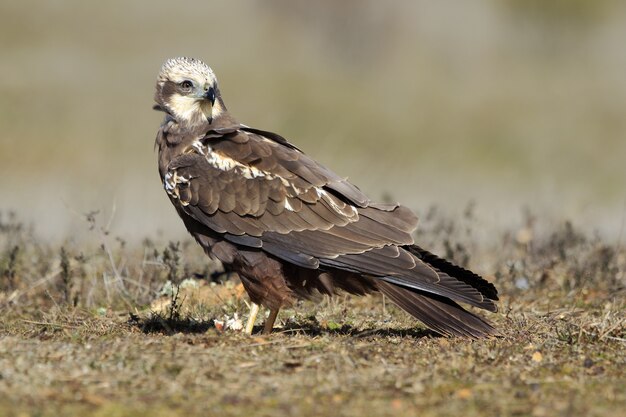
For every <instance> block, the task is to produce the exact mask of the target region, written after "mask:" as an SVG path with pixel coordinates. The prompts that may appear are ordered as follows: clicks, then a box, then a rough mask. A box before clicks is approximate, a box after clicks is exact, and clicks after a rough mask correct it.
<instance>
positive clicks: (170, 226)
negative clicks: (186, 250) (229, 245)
mask: <svg viewBox="0 0 626 417" xmlns="http://www.w3.org/2000/svg"><path fill="white" fill-rule="evenodd" d="M625 41H626V3H624V2H622V1H617V0H615V1H612V0H567V1H566V0H551V1H539V0H482V1H472V2H459V1H453V0H445V1H443V0H439V1H415V0H406V1H390V2H381V1H376V0H371V1H341V2H337V1H316V2H313V1H301V0H298V1H293V0H272V1H247V2H231V1H206V0H203V1H185V2H172V1H163V0H159V1H155V0H150V1H132V2H129V1H121V0H113V1H106V2H85V1H69V0H65V1H64V0H56V1H55V0H49V1H32V0H20V1H11V0H4V1H2V2H1V3H0V156H1V158H0V210H2V211H3V212H4V213H5V215H6V212H7V211H8V210H13V211H15V212H16V213H17V214H18V216H19V217H20V218H22V219H25V220H27V221H28V222H30V223H32V224H33V225H34V227H35V229H36V230H37V231H38V232H39V233H40V235H41V236H43V237H45V238H48V239H66V238H68V237H72V238H76V239H79V238H80V236H81V234H82V233H83V232H84V231H85V230H86V229H87V226H86V223H85V222H84V220H83V214H84V213H87V212H91V211H99V216H101V217H102V221H103V222H109V221H111V229H112V231H114V232H115V233H116V234H117V235H119V236H122V237H124V238H125V239H135V238H137V239H140V238H143V237H144V236H148V235H154V234H155V233H156V231H159V233H161V234H162V235H163V236H167V237H168V238H170V237H171V238H178V237H182V236H184V235H185V232H184V228H183V227H182V224H180V220H179V219H178V216H176V214H175V213H174V210H173V208H172V207H171V206H170V204H169V202H168V201H167V198H166V196H165V193H164V192H163V190H162V187H161V184H160V182H159V180H158V175H157V171H156V155H155V153H154V151H153V141H154V136H155V133H156V130H157V128H158V126H159V123H160V121H161V118H162V114H160V113H157V112H154V111H153V110H151V106H152V104H153V99H152V97H153V88H154V82H155V79H156V75H157V73H158V71H159V68H160V66H161V64H162V62H163V61H164V60H165V59H166V58H168V57H172V56H178V55H187V56H194V57H198V58H201V59H203V60H205V61H206V62H207V63H208V64H209V65H211V66H212V67H213V69H214V71H215V72H216V74H217V76H218V79H219V80H220V86H221V90H222V93H223V95H224V97H225V100H226V104H227V106H228V107H229V110H230V111H231V112H232V113H233V114H234V115H235V116H236V117H237V118H238V119H239V120H240V121H241V122H243V123H246V124H248V125H251V126H254V127H258V128H262V129H266V130H272V131H275V132H277V133H280V134H282V135H283V136H285V137H287V138H289V139H290V140H291V141H293V142H294V143H296V144H297V145H298V146H299V147H300V148H301V149H303V150H304V151H306V152H307V153H309V154H310V155H312V156H313V157H315V158H317V159H318V160H320V161H322V162H323V163H325V164H326V165H329V166H331V167H332V168H333V169H334V170H335V171H337V172H338V173H339V174H341V175H343V176H346V177H349V178H350V179H351V180H352V181H353V182H355V183H356V184H357V185H359V186H360V187H361V188H362V189H364V190H365V191H366V192H367V193H368V194H369V195H370V196H372V197H373V198H376V199H391V200H399V201H402V202H404V203H405V204H406V205H408V206H410V207H411V208H413V209H415V210H417V211H418V213H422V214H423V213H424V211H426V210H427V209H428V207H430V206H431V205H437V206H439V207H441V208H442V210H446V211H449V212H450V213H451V214H453V215H454V214H455V213H460V212H462V211H463V210H464V209H465V207H466V206H467V205H468V203H469V202H472V201H473V202H474V212H475V213H476V216H478V217H479V218H480V219H482V220H481V221H482V224H484V225H485V227H486V228H489V227H491V226H492V225H493V226H494V227H495V226H498V225H503V224H509V223H512V222H513V223H514V222H517V223H520V222H522V221H523V218H524V215H523V213H524V212H525V211H528V210H529V211H530V212H532V213H534V215H535V217H536V218H537V221H538V222H539V223H541V222H544V223H547V222H554V221H562V220H564V219H572V220H573V221H574V222H576V223H578V224H579V225H580V226H581V227H583V228H587V229H589V230H598V231H600V232H601V233H604V234H609V235H613V236H619V235H620V233H621V232H620V230H621V228H622V227H623V222H624V215H625V214H624V212H625V202H626V114H625V113H626V46H625V45H626V44H625Z"/></svg>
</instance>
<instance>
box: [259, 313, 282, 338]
mask: <svg viewBox="0 0 626 417" xmlns="http://www.w3.org/2000/svg"><path fill="white" fill-rule="evenodd" d="M278 310H280V308H272V309H270V315H269V316H268V317H267V320H265V327H264V328H263V334H270V333H272V329H273V328H274V322H275V321H276V316H278Z"/></svg>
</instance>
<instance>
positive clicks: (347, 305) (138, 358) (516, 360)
mask: <svg viewBox="0 0 626 417" xmlns="http://www.w3.org/2000/svg"><path fill="white" fill-rule="evenodd" d="M86 219H87V225H88V227H89V228H90V229H91V232H92V233H93V234H94V241H97V242H98V245H97V246H93V247H85V246H77V245H73V244H71V243H66V244H65V245H58V246H51V245H48V244H46V243H43V242H41V241H39V240H38V239H37V238H36V234H35V232H33V231H32V230H31V228H29V227H27V226H25V225H24V224H22V223H20V221H19V219H17V218H15V216H13V215H8V214H6V213H4V215H3V216H2V217H1V218H0V250H1V252H0V277H1V281H0V306H1V308H2V318H1V319H0V333H1V335H2V336H1V338H0V393H1V395H0V414H1V415H6V416H30V415H32V416H68V415H98V416H142V415H145V416H148V415H150V416H179V415H180V416H186V415H207V414H215V415H242V416H243V415H268V416H269V415H271V416H280V415H316V416H317V415H338V414H341V415H355V416H356V415H359V416H360V415H378V416H380V415H394V416H398V415H415V414H419V415H421V416H430V415H455V414H457V415H458V414H461V413H462V414H463V415H465V416H474V415H498V416H501V415H533V416H555V415H568V416H570V415H590V416H617V415H621V412H622V411H623V409H624V407H625V406H626V370H625V369H626V367H625V366H624V365H625V363H624V362H625V360H624V358H625V357H626V317H625V315H624V311H625V302H624V288H625V286H624V273H625V270H626V251H625V250H624V249H623V248H622V247H621V246H619V244H618V245H615V244H607V243H606V242H604V241H603V240H601V239H600V238H597V237H588V236H585V235H583V234H581V233H579V232H578V231H577V229H576V227H575V226H573V225H572V224H570V223H564V224H561V225H556V226H555V227H554V230H553V231H550V232H549V233H544V234H542V236H541V237H539V236H537V233H536V232H537V231H536V230H534V227H533V224H534V223H533V219H532V217H531V216H528V222H527V225H526V226H524V227H522V228H520V229H519V230H511V231H506V232H503V233H501V234H499V235H498V236H497V237H493V239H492V241H490V242H487V243H480V244H479V243H476V242H477V241H478V240H477V239H474V234H475V233H476V232H475V230H474V228H473V225H475V224H477V223H478V220H476V219H475V218H474V217H473V215H472V213H471V210H468V211H467V213H466V216H465V218H463V219H461V220H457V221H452V220H450V219H448V218H445V217H444V216H443V215H441V214H439V212H438V211H437V210H432V211H431V213H429V215H427V216H425V220H424V223H423V228H422V231H421V232H420V235H419V239H420V241H421V242H425V243H427V244H430V245H431V246H433V247H436V248H438V249H439V251H440V252H441V253H446V254H447V256H450V257H452V258H454V259H455V260H456V261H457V262H460V263H462V264H465V265H469V266H471V267H473V268H475V269H477V270H479V271H480V272H485V271H486V270H491V271H493V272H494V274H493V275H490V276H489V277H490V279H492V280H493V281H495V283H496V284H497V286H498V287H499V289H500V291H501V294H502V301H501V304H500V305H501V311H500V313H498V314H496V315H492V316H490V318H491V319H492V320H493V321H494V322H495V323H496V324H497V326H498V327H499V328H500V329H501V330H502V333H503V336H502V337H501V338H498V339H492V340H480V341H469V340H463V339H444V338H440V337H436V335H434V334H432V333H430V332H428V331H427V330H425V329H423V328H422V327H420V325H418V324H416V323H415V322H414V321H413V320H412V319H410V318H409V317H407V316H406V315H405V314H404V313H403V312H401V311H399V310H398V309H396V308H395V307H394V306H392V305H390V304H388V303H386V302H385V300H383V299H382V298H380V297H367V298H353V297H345V296H339V297H336V298H335V299H323V300H321V301H320V302H319V303H318V304H314V303H311V302H304V303H302V304H301V305H298V306H297V308H294V309H292V310H285V311H283V312H282V314H281V316H279V322H280V326H281V327H280V328H279V329H278V330H277V332H276V333H275V334H272V335H271V336H269V337H259V336H256V337H247V336H244V335H242V334H240V333H239V332H236V331H233V330H228V329H227V330H224V328H228V326H230V325H232V323H236V322H237V320H236V319H237V318H244V319H245V316H246V314H247V308H246V305H245V299H244V298H242V297H240V294H239V293H238V291H237V286H236V277H229V276H226V275H225V274H223V273H221V272H220V268H219V266H218V265H211V264H209V263H208V262H206V260H205V258H204V257H202V256H199V253H198V252H197V249H196V248H195V246H194V245H193V244H192V243H190V242H183V243H175V242H153V241H151V240H148V239H146V240H145V241H144V242H143V244H141V245H137V247H128V245H126V244H125V243H124V241H122V240H120V239H116V238H115V237H114V236H111V235H110V234H109V233H108V232H107V230H106V227H104V226H100V225H99V224H98V221H97V219H98V216H97V215H95V214H93V213H92V214H89V215H86ZM453 242H454V243H453ZM168 281H169V282H171V283H172V284H173V285H169V284H166V283H167V282H168ZM181 283H182V284H181ZM178 284H181V285H180V287H181V289H180V290H179V291H176V288H177V285H178ZM215 320H217V323H218V324H219V326H217V327H216V326H215ZM229 320H230V321H229ZM222 324H223V326H224V327H222ZM259 329H260V328H259Z"/></svg>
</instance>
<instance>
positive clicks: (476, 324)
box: [377, 245, 498, 338]
mask: <svg viewBox="0 0 626 417" xmlns="http://www.w3.org/2000/svg"><path fill="white" fill-rule="evenodd" d="M405 249H406V250H408V251H409V252H411V253H412V254H413V255H415V256H416V257H417V258H419V259H420V260H421V261H423V262H424V263H426V264H428V265H429V266H430V267H432V268H433V269H434V270H435V271H436V272H437V273H438V274H445V275H447V276H449V277H452V278H455V279H457V280H459V281H461V282H463V283H465V284H467V285H469V286H471V287H473V288H474V289H476V290H477V291H478V292H480V293H481V294H482V295H483V297H484V298H485V299H486V300H493V301H495V300H497V299H498V291H497V290H496V288H495V287H494V286H493V284H491V283H490V282H488V281H487V280H485V279H483V278H482V277H480V276H478V275H476V274H474V273H473V272H471V271H469V270H467V269H464V268H461V267H459V266H457V265H454V264H452V263H451V262H448V261H446V260H445V259H442V258H439V257H437V256H436V255H434V254H432V253H430V252H428V251H426V250H424V249H422V248H420V247H419V246H416V245H412V246H406V247H405ZM377 287H378V289H379V291H380V292H382V293H383V294H384V295H386V296H387V297H389V298H390V299H391V300H392V301H393V302H394V303H396V304H397V305H398V306H399V307H400V308H402V309H403V310H405V311H406V312H407V313H409V314H411V315H412V316H413V317H415V318H417V319H418V320H420V321H422V322H423V323H424V324H426V325H427V326H428V327H430V328H431V329H433V330H435V331H437V332H439V333H441V334H443V335H446V336H465V337H472V338H481V337H487V336H491V335H497V334H498V331H497V330H496V329H495V328H494V327H493V326H492V325H491V324H490V323H489V322H488V321H486V320H485V319H483V318H481V317H479V316H477V315H476V314H473V313H471V312H469V311H467V310H465V309H464V308H463V307H461V306H460V305H459V304H457V303H456V302H454V301H452V300H450V299H449V298H447V297H443V296H440V295H437V294H433V293H431V292H426V291H421V290H419V289H415V288H410V287H407V286H403V285H397V284H395V283H393V282H389V281H385V280H380V281H377ZM492 305H493V309H494V310H495V304H492Z"/></svg>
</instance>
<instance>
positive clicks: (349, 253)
mask: <svg viewBox="0 0 626 417" xmlns="http://www.w3.org/2000/svg"><path fill="white" fill-rule="evenodd" d="M156 90H157V91H156V94H155V99H156V102H157V108H158V109H160V110H163V111H164V112H165V113H166V116H165V120H164V122H163V124H162V125H161V128H160V129H159V132H158V135H157V139H156V146H157V148H158V153H159V173H160V175H161V179H162V181H163V185H164V188H165V190H166V192H167V194H168V196H169V198H170V200H171V201H172V203H173V204H174V207H175V208H176V210H177V212H178V214H179V215H180V217H181V218H182V220H183V222H184V223H185V226H186V227H187V230H188V231H189V232H190V233H191V234H192V235H193V237H194V238H195V239H196V240H197V241H198V243H199V244H200V245H202V247H203V248H204V250H205V251H206V252H207V254H209V255H211V256H214V257H216V258H218V259H219V260H220V261H222V263H223V264H224V265H225V267H226V268H227V269H229V270H232V271H235V272H237V273H238V274H239V276H240V278H241V281H242V283H243V285H244V287H245V289H246V291H247V292H248V294H249V296H250V298H251V300H252V301H253V302H254V303H256V304H261V305H264V306H266V307H268V308H270V309H271V310H272V311H273V313H274V314H273V315H272V317H273V318H275V313H276V312H277V311H278V309H279V308H281V307H282V306H286V305H290V304H291V303H293V302H294V301H295V300H296V299H298V298H303V297H304V298H308V297H311V296H313V295H315V294H317V293H321V294H328V295H333V294H334V293H336V291H337V290H339V289H341V290H345V291H347V292H350V293H353V294H358V295H363V294H368V293H371V292H374V291H380V292H382V293H383V294H385V295H387V296H388V297H389V298H390V299H391V300H393V301H394V302H395V303H396V304H397V305H398V306H400V307H401V308H402V309H404V310H406V311H407V312H408V313H410V314H412V315H413V316H414V317H416V318H417V319H419V320H421V321H422V322H424V323H425V324H426V325H427V326H429V327H430V328H432V329H434V330H436V331H438V332H440V333H442V334H444V335H460V336H470V337H481V336H486V335H490V334H495V330H494V328H493V327H492V326H491V325H490V324H489V323H488V322H486V321H485V320H484V319H482V318H480V317H478V316H476V315H474V314H473V313H470V312H468V311H466V310H465V309H463V308H462V307H461V306H460V305H458V304H457V303H456V302H462V303H465V304H469V305H472V306H475V307H480V308H483V309H486V310H489V311H496V305H495V303H494V301H495V300H497V299H498V297H497V291H496V289H495V287H494V286H493V285H492V284H490V283H489V282H487V281H485V280H484V279H483V278H481V277H479V276H478V275H476V274H474V273H472V272H470V271H468V270H465V269H463V268H460V267H458V266H455V265H453V264H451V263H449V262H447V261H445V260H443V259H440V258H438V257H436V256H435V255H433V254H431V253H429V252H427V251H425V250H424V249H422V248H420V247H418V246H416V245H415V244H414V241H413V237H412V233H413V231H414V230H415V228H416V226H417V217H416V216H415V215H414V214H413V213H412V212H411V211H410V210H408V209H407V208H405V207H403V206H400V205H392V204H378V203H374V202H372V201H370V199H369V198H368V197H367V196H365V195H364V194H363V193H362V192H361V191H360V190H359V189H358V188H357V187H356V186H354V185H352V184H351V183H350V182H348V181H347V180H345V179H344V178H342V177H340V176H338V175H337V174H335V173H334V172H333V171H331V170H329V169H328V168H326V167H324V166H322V165H320V164H319V163H317V162H316V161H314V160H313V159H311V158H310V157H308V156H307V155H305V154H304V153H303V152H302V151H300V150H299V149H298V148H296V147H295V146H294V145H292V144H291V143H289V142H288V141H287V140H286V139H284V138H282V137H281V136H279V135H277V134H274V133H270V132H265V131H261V130H257V129H253V128H250V127H247V126H245V125H242V124H240V123H238V122H237V121H236V120H235V119H234V118H232V117H231V116H230V115H229V113H228V112H227V110H226V107H225V105H224V102H223V100H222V98H221V95H220V92H219V89H218V86H217V80H216V78H215V75H214V74H213V72H212V71H211V69H210V68H209V67H208V66H207V65H206V64H204V63H203V62H201V61H199V60H195V59H191V58H174V59H171V60H168V61H167V62H166V63H165V64H164V65H163V67H162V69H161V73H160V74H159V77H158V79H157V86H156ZM270 321H271V322H270V323H269V327H270V328H271V325H273V320H270Z"/></svg>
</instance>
